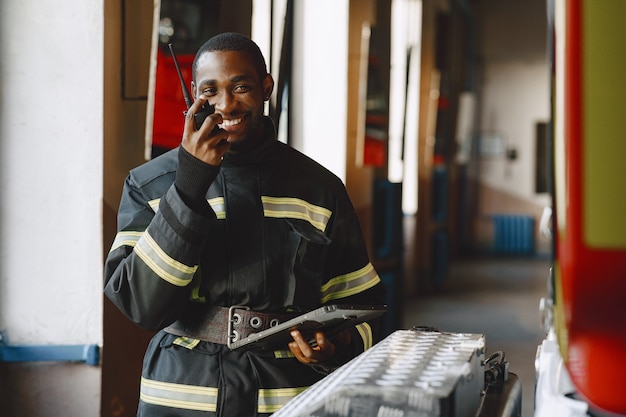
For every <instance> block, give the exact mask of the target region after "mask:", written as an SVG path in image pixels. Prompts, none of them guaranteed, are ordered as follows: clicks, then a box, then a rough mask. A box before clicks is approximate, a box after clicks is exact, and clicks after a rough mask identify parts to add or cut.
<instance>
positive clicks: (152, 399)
mask: <svg viewBox="0 0 626 417" xmlns="http://www.w3.org/2000/svg"><path fill="white" fill-rule="evenodd" d="M139 398H140V399H141V401H143V402H145V403H148V404H154V405H159V406H163V407H172V408H183V409H185V410H196V411H212V412H215V411H216V410H217V388H210V387H198V386H195V385H183V384H174V383H171V382H161V381H154V380H151V379H148V378H143V377H142V378H141V394H140V396H139Z"/></svg>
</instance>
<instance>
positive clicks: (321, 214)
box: [261, 196, 332, 232]
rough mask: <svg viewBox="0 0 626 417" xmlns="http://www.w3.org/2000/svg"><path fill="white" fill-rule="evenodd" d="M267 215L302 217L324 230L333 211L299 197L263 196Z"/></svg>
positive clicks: (290, 217)
mask: <svg viewBox="0 0 626 417" xmlns="http://www.w3.org/2000/svg"><path fill="white" fill-rule="evenodd" d="M261 201H262V202H263V213H264V214H265V217H275V218H288V219H300V220H306V221H308V222H309V223H310V224H311V225H312V226H313V227H315V228H316V229H318V230H321V231H322V232H323V231H324V230H326V225H327V224H328V221H329V220H330V216H331V215H332V211H330V210H328V209H327V208H324V207H320V206H316V205H313V204H311V203H308V202H306V201H304V200H301V199H299V198H292V197H268V196H262V197H261Z"/></svg>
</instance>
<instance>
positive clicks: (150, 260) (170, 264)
mask: <svg viewBox="0 0 626 417" xmlns="http://www.w3.org/2000/svg"><path fill="white" fill-rule="evenodd" d="M134 250H135V253H136V254H137V256H138V257H139V258H141V260H142V261H144V262H145V264H146V265H148V267H149V268H150V269H151V270H152V271H153V272H154V273H155V274H157V275H158V276H159V277H161V278H162V279H164V280H165V281H167V282H169V283H170V284H174V285H177V286H179V287H184V286H186V285H188V284H189V283H190V282H191V279H192V278H193V275H194V274H195V272H196V270H197V269H198V266H197V265H195V266H187V265H185V264H182V263H180V262H178V261H177V260H175V259H173V258H171V257H170V256H169V255H168V254H166V253H165V252H164V251H163V249H161V248H160V247H159V245H158V244H157V243H156V242H155V241H154V239H153V238H152V236H150V234H149V233H148V232H145V233H144V234H143V236H142V237H141V239H139V241H138V242H137V244H136V245H135V249H134Z"/></svg>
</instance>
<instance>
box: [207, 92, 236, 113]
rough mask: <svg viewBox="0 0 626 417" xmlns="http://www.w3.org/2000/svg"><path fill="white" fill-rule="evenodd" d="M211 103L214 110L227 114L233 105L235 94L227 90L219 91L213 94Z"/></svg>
mask: <svg viewBox="0 0 626 417" xmlns="http://www.w3.org/2000/svg"><path fill="white" fill-rule="evenodd" d="M212 101H213V105H214V106H215V111H217V112H219V113H221V114H228V113H229V112H230V111H231V110H232V109H233V107H234V105H235V96H234V95H233V94H232V93H231V92H228V91H221V92H219V93H218V94H217V95H215V96H214V99H213V100H212Z"/></svg>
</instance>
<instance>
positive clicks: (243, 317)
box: [104, 33, 384, 417]
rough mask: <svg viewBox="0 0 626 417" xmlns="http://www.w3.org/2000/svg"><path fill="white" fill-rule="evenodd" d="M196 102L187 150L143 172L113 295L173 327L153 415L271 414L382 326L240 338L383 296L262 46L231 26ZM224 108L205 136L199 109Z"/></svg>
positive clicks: (161, 346) (116, 251) (208, 49)
mask: <svg viewBox="0 0 626 417" xmlns="http://www.w3.org/2000/svg"><path fill="white" fill-rule="evenodd" d="M192 70H193V82H192V95H193V98H194V100H195V101H194V104H193V105H192V106H191V108H190V109H189V111H188V113H187V116H186V118H185V122H184V129H183V134H182V141H181V145H180V147H179V148H177V149H174V150H172V151H170V152H168V153H166V154H164V155H162V156H160V157H158V158H155V159H154V160H152V161H149V162H147V163H145V164H143V165H142V166H140V167H137V168H135V169H133V170H132V171H131V172H130V174H129V176H128V177H127V179H126V182H125V184H124V190H123V194H122V199H121V203H120V207H119V212H118V234H117V236H116V239H115V241H114V242H113V245H112V247H111V250H110V252H109V255H108V257H107V260H106V264H105V288H104V291H105V293H106V295H107V296H108V297H109V298H110V299H111V300H112V301H113V303H114V304H115V305H116V306H117V307H118V308H119V309H120V310H121V311H122V312H123V313H124V314H125V315H126V316H127V317H128V318H129V319H130V320H132V321H133V322H135V323H137V324H138V325H139V326H141V327H144V328H147V329H151V330H158V331H159V332H158V333H157V334H156V335H155V336H154V338H153V339H152V341H151V343H150V345H149V346H148V349H147V351H146V355H145V359H144V366H143V371H142V379H141V393H140V403H139V411H138V415H139V416H199V415H202V416H225V417H226V416H227V417H236V416H245V417H250V416H269V415H270V414H272V413H273V412H275V411H277V410H278V409H279V408H280V407H281V406H282V405H284V404H285V403H286V402H287V401H289V400H290V399H291V398H293V397H294V396H296V395H297V394H299V393H300V392H302V391H303V390H304V389H306V388H307V387H308V386H310V385H312V384H313V383H315V382H316V381H318V380H319V379H321V378H322V377H323V376H324V375H325V374H326V373H328V372H330V371H332V370H333V369H334V368H336V367H337V366H340V365H341V364H343V363H345V362H347V361H348V360H349V359H351V358H353V357H354V356H356V355H358V354H359V353H361V352H363V351H364V350H365V349H367V348H369V347H371V346H372V344H373V343H375V342H376V341H377V337H378V336H377V325H376V323H375V322H370V323H367V322H366V323H362V324H359V325H357V326H355V327H354V328H352V329H350V330H348V331H346V332H343V333H341V334H340V335H336V336H328V335H326V334H324V333H323V332H320V331H318V332H316V333H315V334H313V335H310V336H311V337H313V338H314V339H315V341H316V343H314V344H312V345H310V344H309V343H308V342H307V340H308V336H309V335H306V336H307V339H306V340H305V338H304V337H303V335H302V334H300V333H299V332H297V331H296V332H294V333H293V334H292V336H293V339H294V340H293V342H291V343H288V344H285V345H284V346H283V345H277V346H273V347H272V348H271V349H260V348H253V349H250V350H240V349H236V350H232V349H230V344H231V343H232V342H234V341H236V340H238V339H241V338H243V337H246V336H247V335H248V334H250V333H253V332H258V331H261V330H264V329H266V328H269V327H271V326H273V325H276V323H280V322H282V321H285V320H288V319H289V318H292V317H294V316H295V315H297V314H299V313H302V312H305V311H309V310H313V309H315V308H318V307H320V306H322V305H324V304H332V303H341V304H359V305H380V304H383V303H384V289H383V285H382V283H381V282H380V279H379V277H378V275H377V273H376V271H375V270H374V268H373V267H372V265H371V263H370V261H369V258H368V255H367V251H366V247H365V244H364V241H363V237H362V234H361V230H360V226H359V222H358V219H357V217H356V215H355V212H354V209H353V207H352V204H351V202H350V199H349V197H348V195H347V192H346V190H345V187H344V185H343V184H342V182H341V180H339V178H337V177H336V176H335V175H334V174H332V173H331V172H330V171H328V170H326V169H325V168H324V167H322V166H321V165H319V164H318V163H316V162H315V161H313V160H311V159H310V158H308V157H306V156H305V155H303V154H301V153H300V152H298V151H296V150H294V149H293V148H291V147H289V146H287V145H285V144H283V143H281V142H279V141H277V140H276V137H275V136H276V135H275V129H274V126H273V123H272V122H271V120H270V119H269V118H268V117H266V116H264V115H263V106H264V102H265V101H266V100H268V99H269V97H270V94H271V93H272V90H273V87H274V81H273V79H272V76H271V75H270V74H268V73H267V70H266V66H265V61H264V59H263V56H262V54H261V52H260V51H259V48H258V46H257V45H256V44H255V43H254V42H253V41H251V40H250V39H249V38H247V37H245V36H243V35H240V34H236V33H224V34H220V35H217V36H215V37H213V38H211V39H210V40H208V41H207V42H206V43H205V44H204V45H203V46H202V47H201V48H200V49H199V51H198V53H197V54H196V58H195V60H194V64H193V68H192ZM205 104H208V105H211V106H213V107H214V109H215V112H214V113H213V114H211V115H210V116H208V117H207V118H206V120H205V121H204V123H203V124H202V125H201V126H200V127H199V128H197V129H196V126H195V120H194V114H195V113H197V112H198V111H200V109H201V108H202V106H204V105H205Z"/></svg>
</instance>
